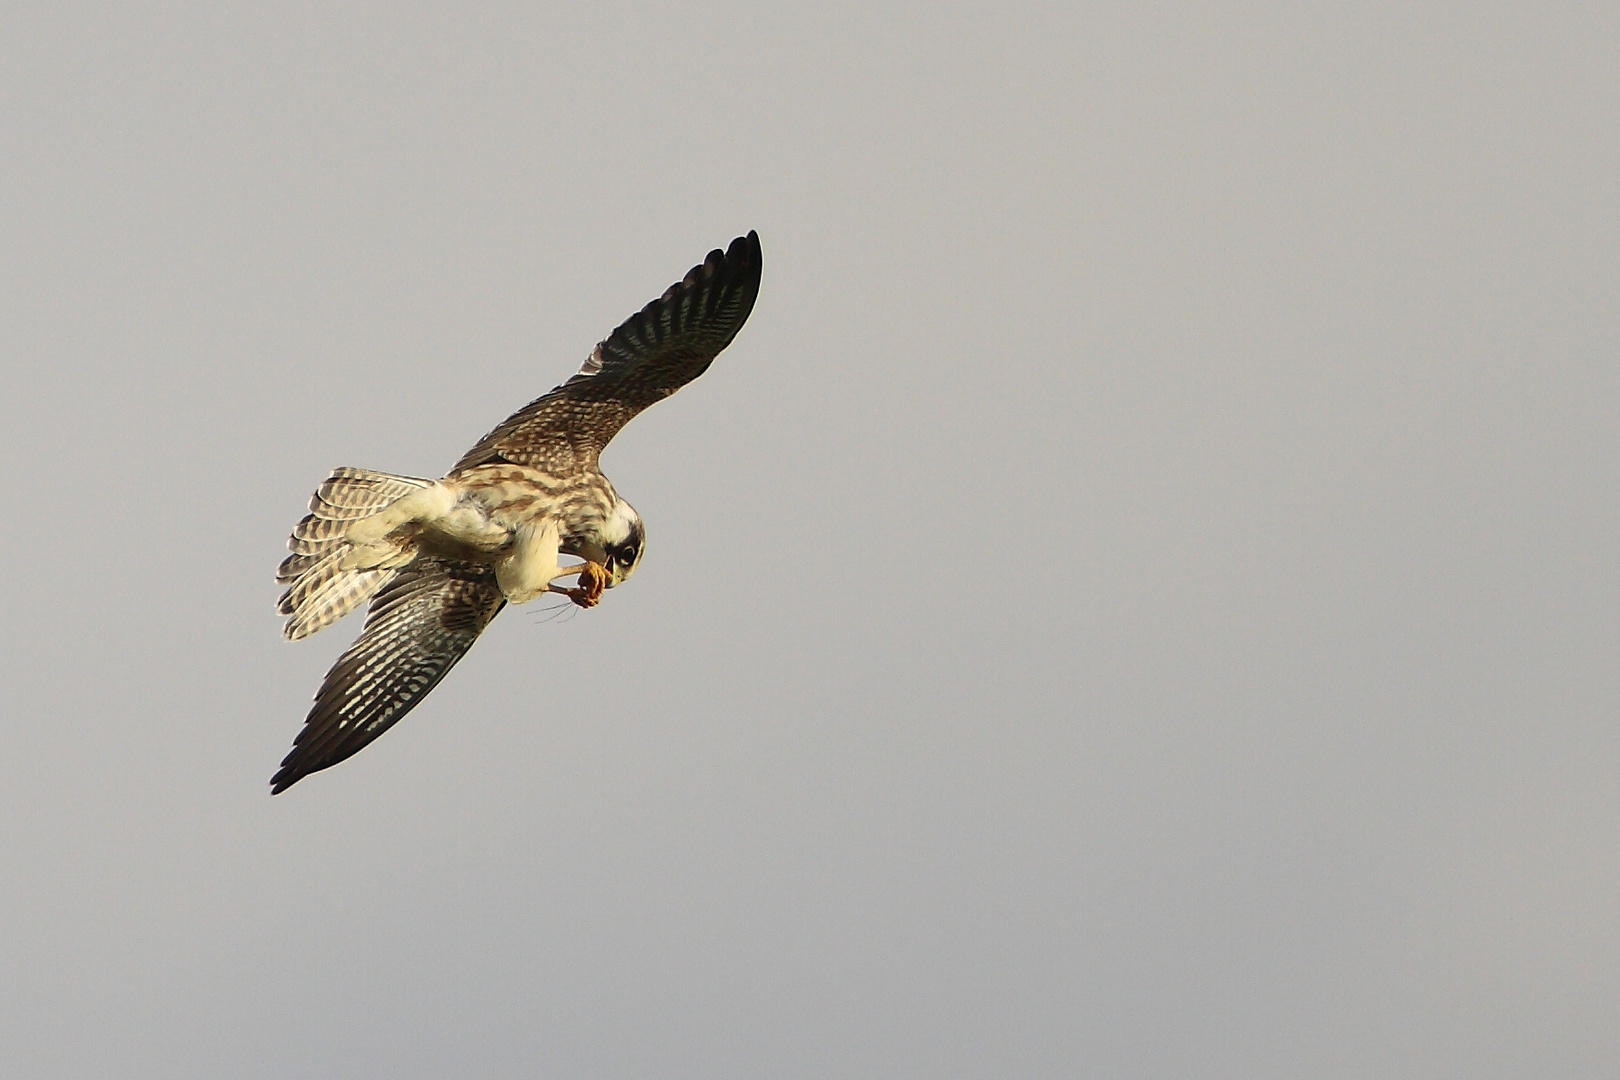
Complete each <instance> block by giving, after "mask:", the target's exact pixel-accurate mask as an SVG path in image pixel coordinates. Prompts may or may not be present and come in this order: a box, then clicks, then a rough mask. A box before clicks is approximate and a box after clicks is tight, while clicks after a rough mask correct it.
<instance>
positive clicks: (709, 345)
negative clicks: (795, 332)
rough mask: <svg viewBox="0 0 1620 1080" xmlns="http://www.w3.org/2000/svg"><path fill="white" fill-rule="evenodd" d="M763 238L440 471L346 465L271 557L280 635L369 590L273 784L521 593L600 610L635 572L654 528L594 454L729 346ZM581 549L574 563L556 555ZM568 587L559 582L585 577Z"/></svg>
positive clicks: (293, 634) (433, 676)
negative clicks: (358, 626) (355, 627)
mask: <svg viewBox="0 0 1620 1080" xmlns="http://www.w3.org/2000/svg"><path fill="white" fill-rule="evenodd" d="M759 275H760V251H759V237H758V236H757V235H756V234H754V233H752V232H750V233H749V234H748V235H747V236H740V237H738V238H737V239H735V240H733V241H732V242H731V245H730V246H729V247H728V248H727V249H726V250H725V251H720V250H719V249H716V250H714V251H711V252H710V253H709V256H708V258H706V259H704V260H703V262H702V263H700V264H699V265H697V266H695V267H693V268H692V270H691V272H690V273H688V274H687V275H686V277H685V278H683V279H682V280H680V281H678V282H676V283H675V284H674V285H671V286H670V287H669V289H668V290H666V291H665V293H664V295H662V296H660V297H659V298H658V299H656V300H654V301H653V302H652V303H650V304H648V305H647V306H646V307H644V308H642V309H641V310H640V311H638V312H637V313H636V314H634V315H632V316H630V318H629V319H627V320H625V322H624V323H623V324H622V325H621V326H620V327H619V328H618V329H617V330H615V331H613V333H612V334H610V335H609V336H608V338H607V340H606V341H603V342H602V343H600V344H599V345H597V346H596V348H595V350H593V351H592V352H591V355H590V356H589V357H588V358H587V359H586V361H585V364H584V366H583V367H581V368H580V369H579V372H578V373H577V374H576V375H574V376H573V377H572V378H570V379H569V380H568V381H567V382H565V383H563V384H562V385H561V386H559V387H557V388H556V389H555V390H552V391H551V392H550V393H549V394H546V395H545V396H543V397H540V398H537V399H535V400H534V401H531V402H530V403H529V404H527V405H525V406H524V407H523V408H521V409H519V410H518V411H517V412H515V413H513V414H512V415H511V416H509V417H507V418H506V419H505V420H503V421H501V423H500V424H499V425H498V426H497V427H496V428H495V430H494V431H491V432H490V433H489V434H488V435H485V436H484V437H483V438H482V439H480V440H478V443H477V445H476V446H474V447H473V448H472V449H471V450H468V451H467V452H466V453H465V454H463V455H462V457H461V460H460V461H458V462H456V465H455V467H454V468H453V469H451V470H450V471H449V472H448V473H446V474H445V475H444V477H443V478H442V479H439V480H426V479H421V478H419V477H414V476H396V475H394V474H391V473H382V472H373V471H371V470H369V469H353V468H343V469H337V470H335V471H334V472H333V473H332V475H331V476H329V477H327V479H326V482H325V483H323V484H322V485H321V486H320V488H319V489H318V490H317V491H316V492H315V495H314V496H313V497H312V498H311V499H310V503H309V509H310V513H309V516H307V517H305V518H304V519H303V520H302V521H300V522H299V523H298V525H297V526H296V527H295V528H294V529H293V534H292V538H291V539H290V540H289V541H288V542H287V546H288V547H289V548H290V549H291V551H292V554H291V555H289V556H287V558H286V560H285V561H283V562H282V564H281V567H280V569H279V570H278V571H277V572H276V581H277V582H278V583H280V584H283V585H286V586H287V591H286V592H285V593H283V594H282V596H281V601H280V604H279V605H278V610H279V611H280V613H281V614H283V615H286V616H288V619H287V623H286V626H285V627H283V629H282V636H283V637H285V638H287V639H288V640H289V641H296V640H298V639H299V638H302V637H307V636H308V635H310V634H313V633H314V632H315V631H317V630H319V629H321V628H322V627H325V626H327V625H329V624H331V623H333V622H335V621H336V620H338V619H340V618H342V617H343V616H344V615H346V614H348V613H349V612H350V611H353V610H354V609H355V608H356V607H358V606H359V605H360V604H362V603H365V602H366V601H368V600H369V601H370V605H371V606H370V608H369V610H368V611H367V612H366V623H365V628H364V629H363V630H362V631H361V634H360V637H359V638H358V639H356V640H355V642H354V644H353V645H350V646H349V648H348V649H347V650H346V651H345V652H344V653H343V655H342V656H340V657H338V660H337V663H335V664H333V665H332V669H331V670H330V671H328V672H327V673H326V679H325V680H324V681H323V682H322V683H321V688H320V690H319V691H318V692H317V693H316V695H315V704H314V706H313V707H312V708H311V709H310V711H309V716H308V717H307V718H306V719H305V721H304V727H303V730H302V731H300V732H299V733H298V737H297V738H296V739H295V740H294V741H293V748H292V751H291V753H289V754H288V755H287V757H286V759H285V760H284V761H282V763H281V768H280V770H279V771H278V772H277V773H276V774H275V776H273V777H272V778H271V780H270V786H271V794H273V795H274V794H279V793H280V792H283V791H285V790H287V788H289V787H291V786H292V785H293V784H296V783H297V782H298V781H299V780H302V779H303V778H304V777H306V776H308V775H309V774H310V773H312V772H319V771H320V770H321V769H326V768H330V767H331V766H333V765H336V764H337V763H338V762H340V761H342V760H344V759H345V758H347V757H349V756H351V755H352V754H355V753H357V752H358V751H359V750H361V749H362V748H364V747H365V746H366V745H367V744H368V743H370V742H371V741H372V740H373V739H375V738H377V736H379V735H381V734H382V733H383V732H385V731H387V730H388V729H389V728H390V727H392V726H393V725H394V724H395V723H396V722H398V720H399V719H400V718H401V717H402V716H404V715H405V714H406V713H408V712H410V711H411V709H413V708H415V707H416V705H417V704H418V703H420V702H421V700H422V699H423V698H424V697H426V696H427V694H428V691H430V690H432V689H433V688H434V687H435V686H437V685H438V683H439V680H440V679H443V678H444V676H445V673H446V672H448V671H449V670H450V669H451V668H452V667H454V666H455V663H456V661H457V660H460V659H461V657H462V656H463V655H465V654H466V652H467V650H468V649H470V648H471V647H472V644H473V642H474V641H476V640H478V635H479V634H480V633H482V632H483V630H484V627H486V626H488V625H489V624H490V621H491V620H492V619H494V618H495V616H496V615H498V614H500V611H501V609H502V608H503V607H505V606H506V605H507V604H508V603H509V602H510V603H513V604H522V603H527V602H528V601H530V600H533V599H535V598H536V597H538V596H543V595H546V594H548V593H559V594H561V595H563V596H566V597H568V599H569V600H571V601H573V602H574V603H575V604H577V605H579V606H580V607H582V608H590V607H594V606H595V605H596V603H597V602H598V601H599V600H600V599H601V597H602V592H603V590H604V589H611V588H613V587H614V586H615V585H618V584H620V583H621V582H623V581H624V580H625V579H626V578H628V577H629V576H630V575H631V574H633V573H634V572H635V569H636V567H637V566H639V565H640V564H641V557H642V555H643V553H644V552H645V550H646V533H645V531H644V529H643V527H642V524H641V517H640V516H639V515H638V514H637V513H636V511H635V508H634V507H632V506H631V505H630V504H629V503H627V502H625V501H624V500H623V499H622V498H620V497H619V494H618V492H616V491H615V490H614V489H613V485H612V484H611V483H609V482H608V478H607V477H606V476H603V475H602V471H601V469H600V468H599V467H598V464H597V461H598V458H599V457H600V456H601V453H602V448H603V447H605V446H606V445H607V444H608V442H609V440H611V439H612V438H613V436H614V435H615V434H617V433H618V431H619V429H620V428H622V427H624V425H625V424H626V423H628V422H629V421H630V419H631V418H632V417H634V416H635V415H636V414H637V413H639V412H640V411H641V410H642V409H645V408H646V407H647V406H649V405H652V404H654V403H655V402H658V401H662V400H663V399H664V398H666V397H668V396H669V395H671V394H673V393H674V392H675V391H677V390H679V389H680V388H681V387H683V386H685V385H686V384H687V383H689V382H691V381H692V380H693V379H695V378H697V377H698V376H699V375H701V374H703V372H704V371H706V370H707V369H708V367H709V364H710V362H711V361H713V360H714V358H715V357H716V356H717V355H719V353H720V351H721V350H722V349H724V348H725V347H726V346H727V345H729V344H731V339H732V338H734V337H736V336H737V331H738V330H740V329H742V325H743V323H744V322H745V321H747V319H748V313H749V312H750V311H752V310H753V307H754V298H755V297H756V296H757V295H758V294H759ZM564 555H567V556H572V557H574V558H577V559H580V560H581V561H580V562H576V563H571V564H568V565H563V564H560V563H559V562H558V559H559V557H560V556H564ZM576 575H577V580H576V582H575V584H574V586H573V587H571V588H570V587H565V586H562V585H558V584H556V582H557V580H558V579H562V578H567V577H570V576H576Z"/></svg>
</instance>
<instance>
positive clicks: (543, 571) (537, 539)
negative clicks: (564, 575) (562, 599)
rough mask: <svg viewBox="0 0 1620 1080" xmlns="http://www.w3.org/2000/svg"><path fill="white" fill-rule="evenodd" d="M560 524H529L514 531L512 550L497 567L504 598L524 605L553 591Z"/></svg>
mask: <svg viewBox="0 0 1620 1080" xmlns="http://www.w3.org/2000/svg"><path fill="white" fill-rule="evenodd" d="M557 542H558V538H557V522H556V521H555V520H553V519H552V518H545V519H542V520H541V521H526V522H524V523H523V524H521V525H519V526H518V527H517V528H516V529H514V530H513V536H512V550H511V551H510V552H509V553H508V554H506V555H505V556H503V557H502V558H501V559H499V560H498V561H497V562H496V563H495V581H496V583H497V584H499V585H500V587H501V594H502V595H503V596H505V597H506V598H507V599H508V600H510V601H511V602H512V603H514V604H524V603H527V602H529V601H530V600H533V599H534V598H535V597H537V596H539V595H540V594H541V593H543V592H546V591H548V590H549V589H550V588H551V579H552V578H554V577H557V576H558V574H559V571H558V568H557Z"/></svg>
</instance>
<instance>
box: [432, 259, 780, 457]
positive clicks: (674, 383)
mask: <svg viewBox="0 0 1620 1080" xmlns="http://www.w3.org/2000/svg"><path fill="white" fill-rule="evenodd" d="M760 269H761V256H760V250H759V236H758V235H757V234H755V233H752V232H751V233H749V234H748V235H747V236H739V237H738V238H737V239H735V240H733V241H732V242H731V246H730V247H729V248H727V249H726V250H725V251H721V250H720V249H718V248H716V249H715V250H714V251H711V252H709V257H708V258H706V259H704V260H703V262H701V263H699V264H698V265H697V266H694V267H693V268H692V269H691V271H689V272H688V273H687V275H686V277H684V278H683V279H681V280H680V281H678V282H676V283H675V284H674V285H671V286H670V287H669V288H668V289H667V290H665V292H664V294H663V295H662V296H660V297H659V298H658V299H657V300H654V301H653V302H652V303H650V304H648V305H647V306H646V307H644V308H642V309H641V310H640V311H638V312H636V313H635V314H634V315H632V316H630V318H628V319H626V320H625V321H624V322H623V323H622V324H620V326H619V327H618V329H616V330H614V331H613V333H612V334H610V335H608V338H607V340H606V341H603V342H602V343H601V344H599V345H597V346H596V349H595V350H594V351H593V352H592V353H591V355H590V357H589V358H587V359H586V361H585V364H584V366H583V367H581V368H580V370H579V373H578V374H576V375H575V376H574V377H573V378H571V379H569V380H568V381H567V382H565V383H563V384H562V385H561V386H559V387H557V388H556V389H555V390H552V391H551V392H550V393H549V394H546V395H545V396H544V397H541V398H537V399H536V400H534V401H531V402H530V403H529V404H527V405H525V406H524V407H523V408H522V409H519V410H518V411H517V412H515V413H513V414H512V415H511V416H509V417H507V418H506V419H505V420H503V421H502V422H501V423H500V424H499V425H498V426H497V427H496V428H495V430H494V431H491V432H490V433H489V434H488V435H486V436H484V437H483V438H482V439H480V440H479V441H478V444H477V445H476V446H474V447H473V448H472V449H471V450H468V451H467V453H466V454H464V455H462V458H461V460H460V461H458V462H457V463H456V467H455V469H453V470H451V475H452V476H453V475H455V474H456V473H457V472H459V471H460V470H463V469H469V468H472V467H474V466H477V465H482V464H485V463H488V462H492V461H509V462H512V463H514V464H518V465H528V466H531V467H533V468H537V469H544V470H545V471H547V472H550V473H552V474H553V475H559V476H561V475H568V474H570V473H573V472H577V471H579V470H581V469H593V468H595V467H596V459H597V457H598V456H599V455H600V454H601V452H602V448H603V447H605V446H606V445H607V444H608V442H609V440H611V439H612V438H613V436H614V435H616V434H618V432H619V429H620V428H622V427H624V425H625V424H627V423H629V421H630V420H631V418H632V417H634V416H635V415H636V414H637V413H639V412H640V411H641V410H642V409H645V408H646V407H647V406H649V405H652V404H654V403H655V402H659V401H662V400H663V399H664V398H666V397H668V396H669V395H671V394H673V393H674V392H675V391H677V390H679V389H680V388H681V387H683V386H685V385H686V384H687V383H689V382H691V381H692V380H693V379H695V378H697V377H698V376H699V375H701V374H703V373H704V372H705V371H707V370H708V367H709V364H710V362H711V361H713V360H714V358H715V356H717V355H718V354H719V352H720V350H722V349H724V348H725V347H726V346H727V345H729V344H730V343H731V339H732V338H734V337H736V336H737V331H738V330H741V329H742V325H743V323H744V322H745V321H746V320H747V318H748V313H749V312H751V311H752V310H753V309H754V299H755V298H756V297H757V296H758V295H759V279H760Z"/></svg>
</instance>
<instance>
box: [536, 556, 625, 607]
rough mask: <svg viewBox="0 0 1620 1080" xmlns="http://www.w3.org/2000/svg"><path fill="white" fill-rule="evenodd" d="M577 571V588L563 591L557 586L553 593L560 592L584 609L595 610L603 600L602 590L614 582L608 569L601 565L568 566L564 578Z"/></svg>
mask: <svg viewBox="0 0 1620 1080" xmlns="http://www.w3.org/2000/svg"><path fill="white" fill-rule="evenodd" d="M575 570H578V571H579V581H577V582H576V583H575V585H576V586H577V587H576V588H572V589H563V588H559V587H558V586H556V585H553V586H552V587H551V590H552V592H560V593H562V594H563V595H564V596H566V597H568V599H570V600H572V601H573V602H574V603H576V604H578V605H579V606H580V607H582V608H593V607H595V606H596V605H597V604H598V603H600V602H601V600H602V590H603V589H605V588H607V587H608V583H609V582H610V581H612V580H613V578H612V575H611V574H609V573H608V571H607V568H606V567H604V566H603V565H602V564H601V563H593V562H588V561H587V562H584V563H581V564H580V565H578V566H566V567H564V568H563V572H562V576H563V577H567V576H568V575H569V574H572V573H573V572H574V571H575Z"/></svg>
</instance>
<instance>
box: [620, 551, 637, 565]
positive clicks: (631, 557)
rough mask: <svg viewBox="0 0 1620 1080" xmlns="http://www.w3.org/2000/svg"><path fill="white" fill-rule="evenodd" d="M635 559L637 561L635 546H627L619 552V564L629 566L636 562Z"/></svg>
mask: <svg viewBox="0 0 1620 1080" xmlns="http://www.w3.org/2000/svg"><path fill="white" fill-rule="evenodd" d="M635 561H636V549H635V548H625V549H624V550H623V551H621V552H619V565H620V566H629V565H630V564H632V563H634V562H635Z"/></svg>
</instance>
